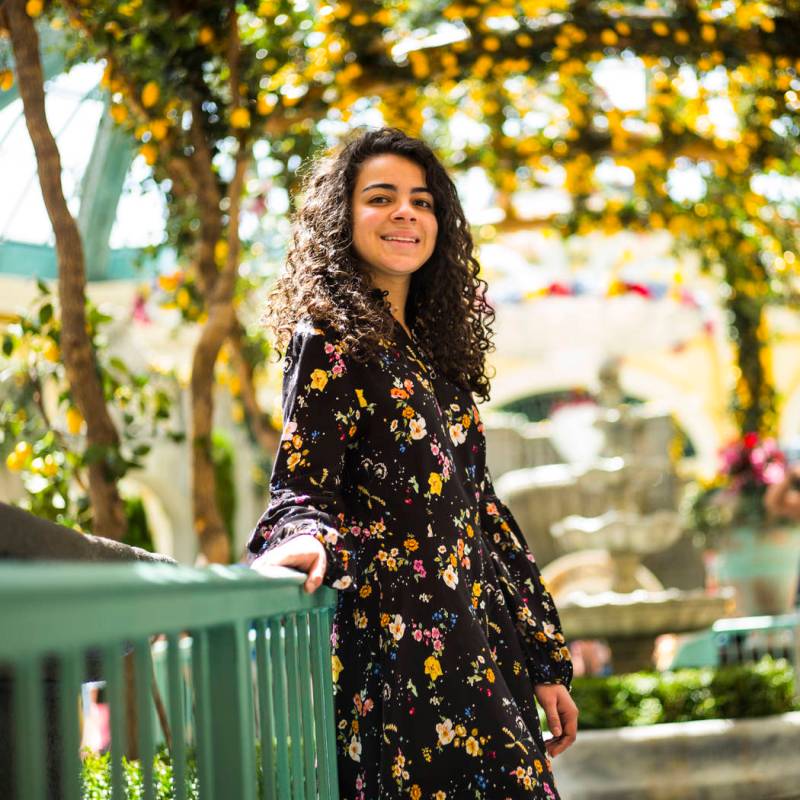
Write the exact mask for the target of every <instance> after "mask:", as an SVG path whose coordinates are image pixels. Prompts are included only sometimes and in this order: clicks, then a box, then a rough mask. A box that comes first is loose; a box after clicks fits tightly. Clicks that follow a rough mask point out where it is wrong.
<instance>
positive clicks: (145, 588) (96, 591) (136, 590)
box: [0, 561, 335, 662]
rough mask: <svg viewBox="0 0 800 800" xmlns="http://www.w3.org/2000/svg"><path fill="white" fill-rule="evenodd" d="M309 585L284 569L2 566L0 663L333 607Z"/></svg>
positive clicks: (330, 594)
mask: <svg viewBox="0 0 800 800" xmlns="http://www.w3.org/2000/svg"><path fill="white" fill-rule="evenodd" d="M303 582H304V576H303V575H302V574H301V573H298V572H296V571H294V570H289V569H284V568H281V567H275V568H273V570H271V574H270V577H269V578H264V577H263V576H261V575H258V574H256V573H255V572H253V571H251V570H249V569H247V568H246V567H242V566H231V567H226V566H217V565H215V566H211V567H207V568H203V569H196V568H193V567H183V566H170V565H166V564H142V563H131V564H81V563H73V562H69V563H66V562H35V563H31V562H13V561H7V562H1V563H0V661H12V662H13V661H17V660H20V659H25V658H28V657H33V656H39V655H44V654H46V653H55V652H64V651H74V650H77V649H85V648H87V647H93V646H98V645H102V644H104V643H107V642H111V641H125V640H128V639H136V638H141V637H145V636H150V635H153V634H156V633H169V632H176V631H184V630H192V629H196V628H211V627H215V626H218V625H226V624H232V623H235V622H246V621H248V620H250V619H253V618H255V617H262V616H263V617H266V616H272V615H274V614H281V613H292V612H299V611H307V610H310V609H314V608H327V607H330V606H332V605H333V603H334V602H335V592H334V591H333V590H331V589H327V588H326V587H322V588H321V589H319V590H317V591H316V592H314V594H311V595H309V594H307V593H306V592H305V591H304V590H303Z"/></svg>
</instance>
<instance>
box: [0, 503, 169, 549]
mask: <svg viewBox="0 0 800 800" xmlns="http://www.w3.org/2000/svg"><path fill="white" fill-rule="evenodd" d="M3 558H13V559H24V560H38V561H42V560H46V561H154V562H159V563H166V564H174V563H175V560H174V559H172V558H170V557H169V556H165V555H162V554H161V553H149V552H148V551H147V550H142V549H141V548H140V547H130V546H129V545H126V544H122V543H121V542H115V541H113V540H112V539H104V538H103V537H102V536H91V535H90V534H87V533H78V532H77V531H73V530H71V529H70V528H65V527H64V526H63V525H56V524H55V523H53V522H50V521H49V520H46V519H41V518H40V517H36V516H34V515H33V514H29V513H28V512H27V511H23V510H22V509H21V508H17V507H16V506H10V505H8V504H6V503H0V559H3Z"/></svg>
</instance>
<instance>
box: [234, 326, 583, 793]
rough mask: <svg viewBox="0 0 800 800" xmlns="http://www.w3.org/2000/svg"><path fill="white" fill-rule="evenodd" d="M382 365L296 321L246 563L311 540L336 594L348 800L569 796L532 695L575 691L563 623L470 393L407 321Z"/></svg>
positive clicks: (337, 680) (340, 734)
mask: <svg viewBox="0 0 800 800" xmlns="http://www.w3.org/2000/svg"><path fill="white" fill-rule="evenodd" d="M383 345H384V349H383V350H382V351H381V354H380V358H379V359H378V360H377V362H375V363H372V364H369V365H361V364H358V363H357V362H355V361H351V360H350V359H349V358H348V355H347V352H346V349H345V348H344V346H343V344H342V343H341V342H340V341H338V340H337V338H336V337H335V336H334V335H333V334H331V333H329V332H327V331H326V329H324V328H322V327H314V326H313V325H312V324H311V323H310V322H305V323H301V324H300V325H299V326H298V327H297V329H296V331H295V333H294V335H293V337H292V339H291V341H290V344H289V348H288V350H287V354H286V358H285V362H284V391H283V412H284V430H283V433H282V436H281V443H280V448H279V450H278V454H277V458H276V461H275V465H274V468H273V474H272V478H271V481H270V502H269V505H268V507H267V509H266V511H265V512H264V514H263V515H262V517H261V519H260V520H259V522H258V524H257V525H256V527H255V530H254V531H253V533H252V535H251V538H250V542H249V545H248V548H249V551H250V553H251V556H252V557H255V556H256V555H257V554H259V553H261V552H263V551H264V550H265V549H267V548H271V547H274V546H276V545H277V544H279V543H281V542H283V541H286V540H287V539H289V538H292V537H294V536H299V535H306V534H307V535H313V536H315V537H316V538H317V539H318V540H319V541H320V542H321V543H322V544H323V545H324V546H325V549H326V553H327V556H328V568H327V572H326V575H325V583H326V584H327V585H328V586H331V587H333V588H335V589H340V590H341V591H340V592H339V594H338V604H337V608H336V613H335V617H334V625H333V629H332V633H331V645H332V667H333V681H334V686H333V689H334V694H335V702H336V723H337V752H338V767H339V786H340V797H341V798H342V800H384V799H388V798H404V800H405V799H406V798H412V800H423V799H424V800H471V799H472V798H475V799H476V800H477V799H480V798H487V800H488V799H489V798H491V800H504V799H505V798H513V799H514V800H517V798H542V799H544V798H546V799H547V800H557V798H558V792H557V790H556V787H555V781H554V779H553V775H552V772H551V765H550V761H549V759H548V757H547V755H546V752H545V748H544V742H543V738H542V734H541V731H540V729H539V722H538V716H537V710H536V703H535V698H534V691H533V687H534V685H535V684H539V683H559V684H563V685H565V686H566V687H567V688H569V687H570V684H571V680H572V663H571V661H570V654H569V650H568V649H567V647H566V643H565V641H564V636H563V634H562V632H561V626H560V622H559V618H558V613H557V611H556V608H555V606H554V604H553V600H552V598H551V596H550V595H549V593H548V592H547V588H546V586H545V585H544V582H543V580H542V577H541V574H540V572H539V569H538V567H537V565H536V562H535V560H534V557H533V555H532V554H531V552H530V550H529V549H528V547H527V545H526V543H525V539H524V536H523V535H522V532H521V531H520V530H519V527H518V526H517V523H516V521H515V520H514V518H513V517H512V515H511V513H510V512H509V510H508V508H507V507H506V506H505V505H504V504H503V503H502V502H501V500H500V499H499V498H498V497H497V495H496V494H495V492H494V488H493V486H492V482H491V478H490V476H489V473H488V470H487V468H486V442H485V438H484V432H483V424H482V422H481V418H480V415H479V413H478V409H477V407H476V405H475V403H474V401H473V398H472V395H471V394H470V393H469V392H468V391H467V390H465V389H463V388H460V387H458V386H456V385H454V384H453V383H451V382H450V381H448V380H447V379H446V378H444V377H443V376H441V375H439V374H437V372H436V370H435V369H433V367H432V366H431V365H430V364H429V363H428V362H426V360H425V357H424V354H423V351H422V349H421V348H420V347H419V346H418V345H417V343H416V341H415V340H414V339H413V338H412V337H409V336H408V334H407V333H406V332H405V330H404V329H403V328H402V326H400V325H399V323H398V324H396V325H395V335H394V336H393V338H392V340H391V341H386V342H383Z"/></svg>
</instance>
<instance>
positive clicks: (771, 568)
mask: <svg viewBox="0 0 800 800" xmlns="http://www.w3.org/2000/svg"><path fill="white" fill-rule="evenodd" d="M709 569H710V573H711V574H710V575H709V577H710V579H711V581H712V582H713V583H714V584H717V585H720V586H731V587H733V589H734V591H735V593H736V614H738V615H740V616H758V615H761V614H786V613H788V612H789V611H791V610H792V608H794V604H795V599H796V597H797V586H798V577H800V526H796V525H795V526H793V525H785V526H778V525H776V526H773V527H770V528H767V529H757V528H755V527H747V526H740V527H736V528H733V529H731V530H730V531H729V532H728V533H727V534H726V535H725V536H723V537H721V540H720V543H719V545H718V547H717V550H716V551H715V554H714V556H713V557H712V558H711V559H709Z"/></svg>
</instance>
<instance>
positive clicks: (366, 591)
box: [358, 583, 372, 597]
mask: <svg viewBox="0 0 800 800" xmlns="http://www.w3.org/2000/svg"><path fill="white" fill-rule="evenodd" d="M358 593H359V595H361V597H369V596H370V595H371V594H372V587H371V586H370V585H369V584H368V583H365V584H364V585H363V586H362V587H361V588H360V589H359V590H358Z"/></svg>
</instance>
